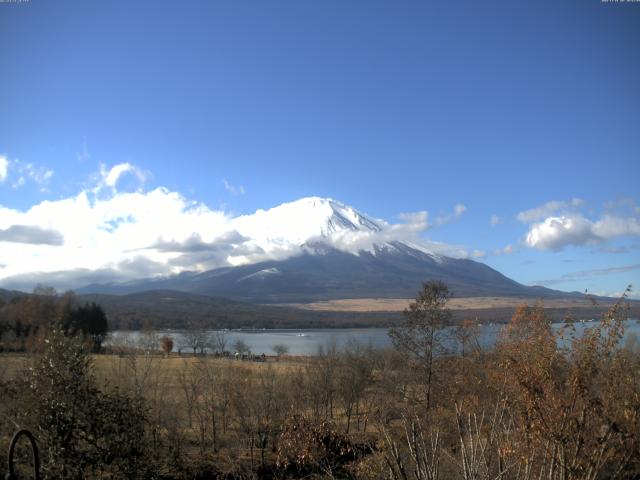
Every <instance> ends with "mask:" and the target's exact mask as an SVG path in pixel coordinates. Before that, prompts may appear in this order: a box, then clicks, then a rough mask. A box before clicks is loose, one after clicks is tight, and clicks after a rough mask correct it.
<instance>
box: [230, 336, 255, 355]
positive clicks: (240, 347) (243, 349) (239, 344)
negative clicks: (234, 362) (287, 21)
mask: <svg viewBox="0 0 640 480" xmlns="http://www.w3.org/2000/svg"><path fill="white" fill-rule="evenodd" d="M233 349H234V350H235V351H236V352H238V353H240V354H243V353H247V352H249V350H251V348H250V347H249V345H247V344H246V343H245V341H244V340H241V339H238V340H236V341H235V342H233Z"/></svg>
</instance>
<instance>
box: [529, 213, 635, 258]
mask: <svg viewBox="0 0 640 480" xmlns="http://www.w3.org/2000/svg"><path fill="white" fill-rule="evenodd" d="M626 235H632V236H638V235H640V221H639V220H638V219H637V218H633V217H627V218H625V217H620V216H615V215H610V214H606V215H604V216H603V217H602V218H601V219H599V220H597V221H592V220H589V219H587V218H585V217H584V216H583V215H581V214H574V215H571V216H568V215H563V216H559V217H548V218H546V219H545V220H544V221H543V222H539V223H534V224H533V225H531V226H530V228H529V232H528V233H527V236H526V239H525V241H526V244H527V245H528V246H529V247H532V248H537V249H539V250H552V251H558V250H562V249H563V248H564V247H566V246H569V245H593V244H598V243H602V242H605V241H607V240H611V239H613V238H616V237H621V236H626Z"/></svg>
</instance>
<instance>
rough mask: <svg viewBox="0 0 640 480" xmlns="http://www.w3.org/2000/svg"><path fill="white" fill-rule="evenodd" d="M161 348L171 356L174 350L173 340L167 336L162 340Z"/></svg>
mask: <svg viewBox="0 0 640 480" xmlns="http://www.w3.org/2000/svg"><path fill="white" fill-rule="evenodd" d="M160 348H161V349H162V351H163V352H164V353H165V354H166V355H169V354H170V353H171V351H172V350H173V338H171V337H169V336H167V335H165V336H164V337H162V338H161V339H160Z"/></svg>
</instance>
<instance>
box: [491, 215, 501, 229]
mask: <svg viewBox="0 0 640 480" xmlns="http://www.w3.org/2000/svg"><path fill="white" fill-rule="evenodd" d="M500 221H501V219H500V217H499V216H498V215H491V218H490V219H489V223H491V226H492V227H494V226H496V225H498V224H499V223H500Z"/></svg>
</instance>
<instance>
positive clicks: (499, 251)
mask: <svg viewBox="0 0 640 480" xmlns="http://www.w3.org/2000/svg"><path fill="white" fill-rule="evenodd" d="M517 251H518V250H517V249H516V248H515V247H514V246H513V245H511V244H508V245H505V246H504V247H503V248H496V249H495V250H494V251H493V255H494V256H496V257H499V256H501V255H511V254H512V253H516V252H517Z"/></svg>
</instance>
